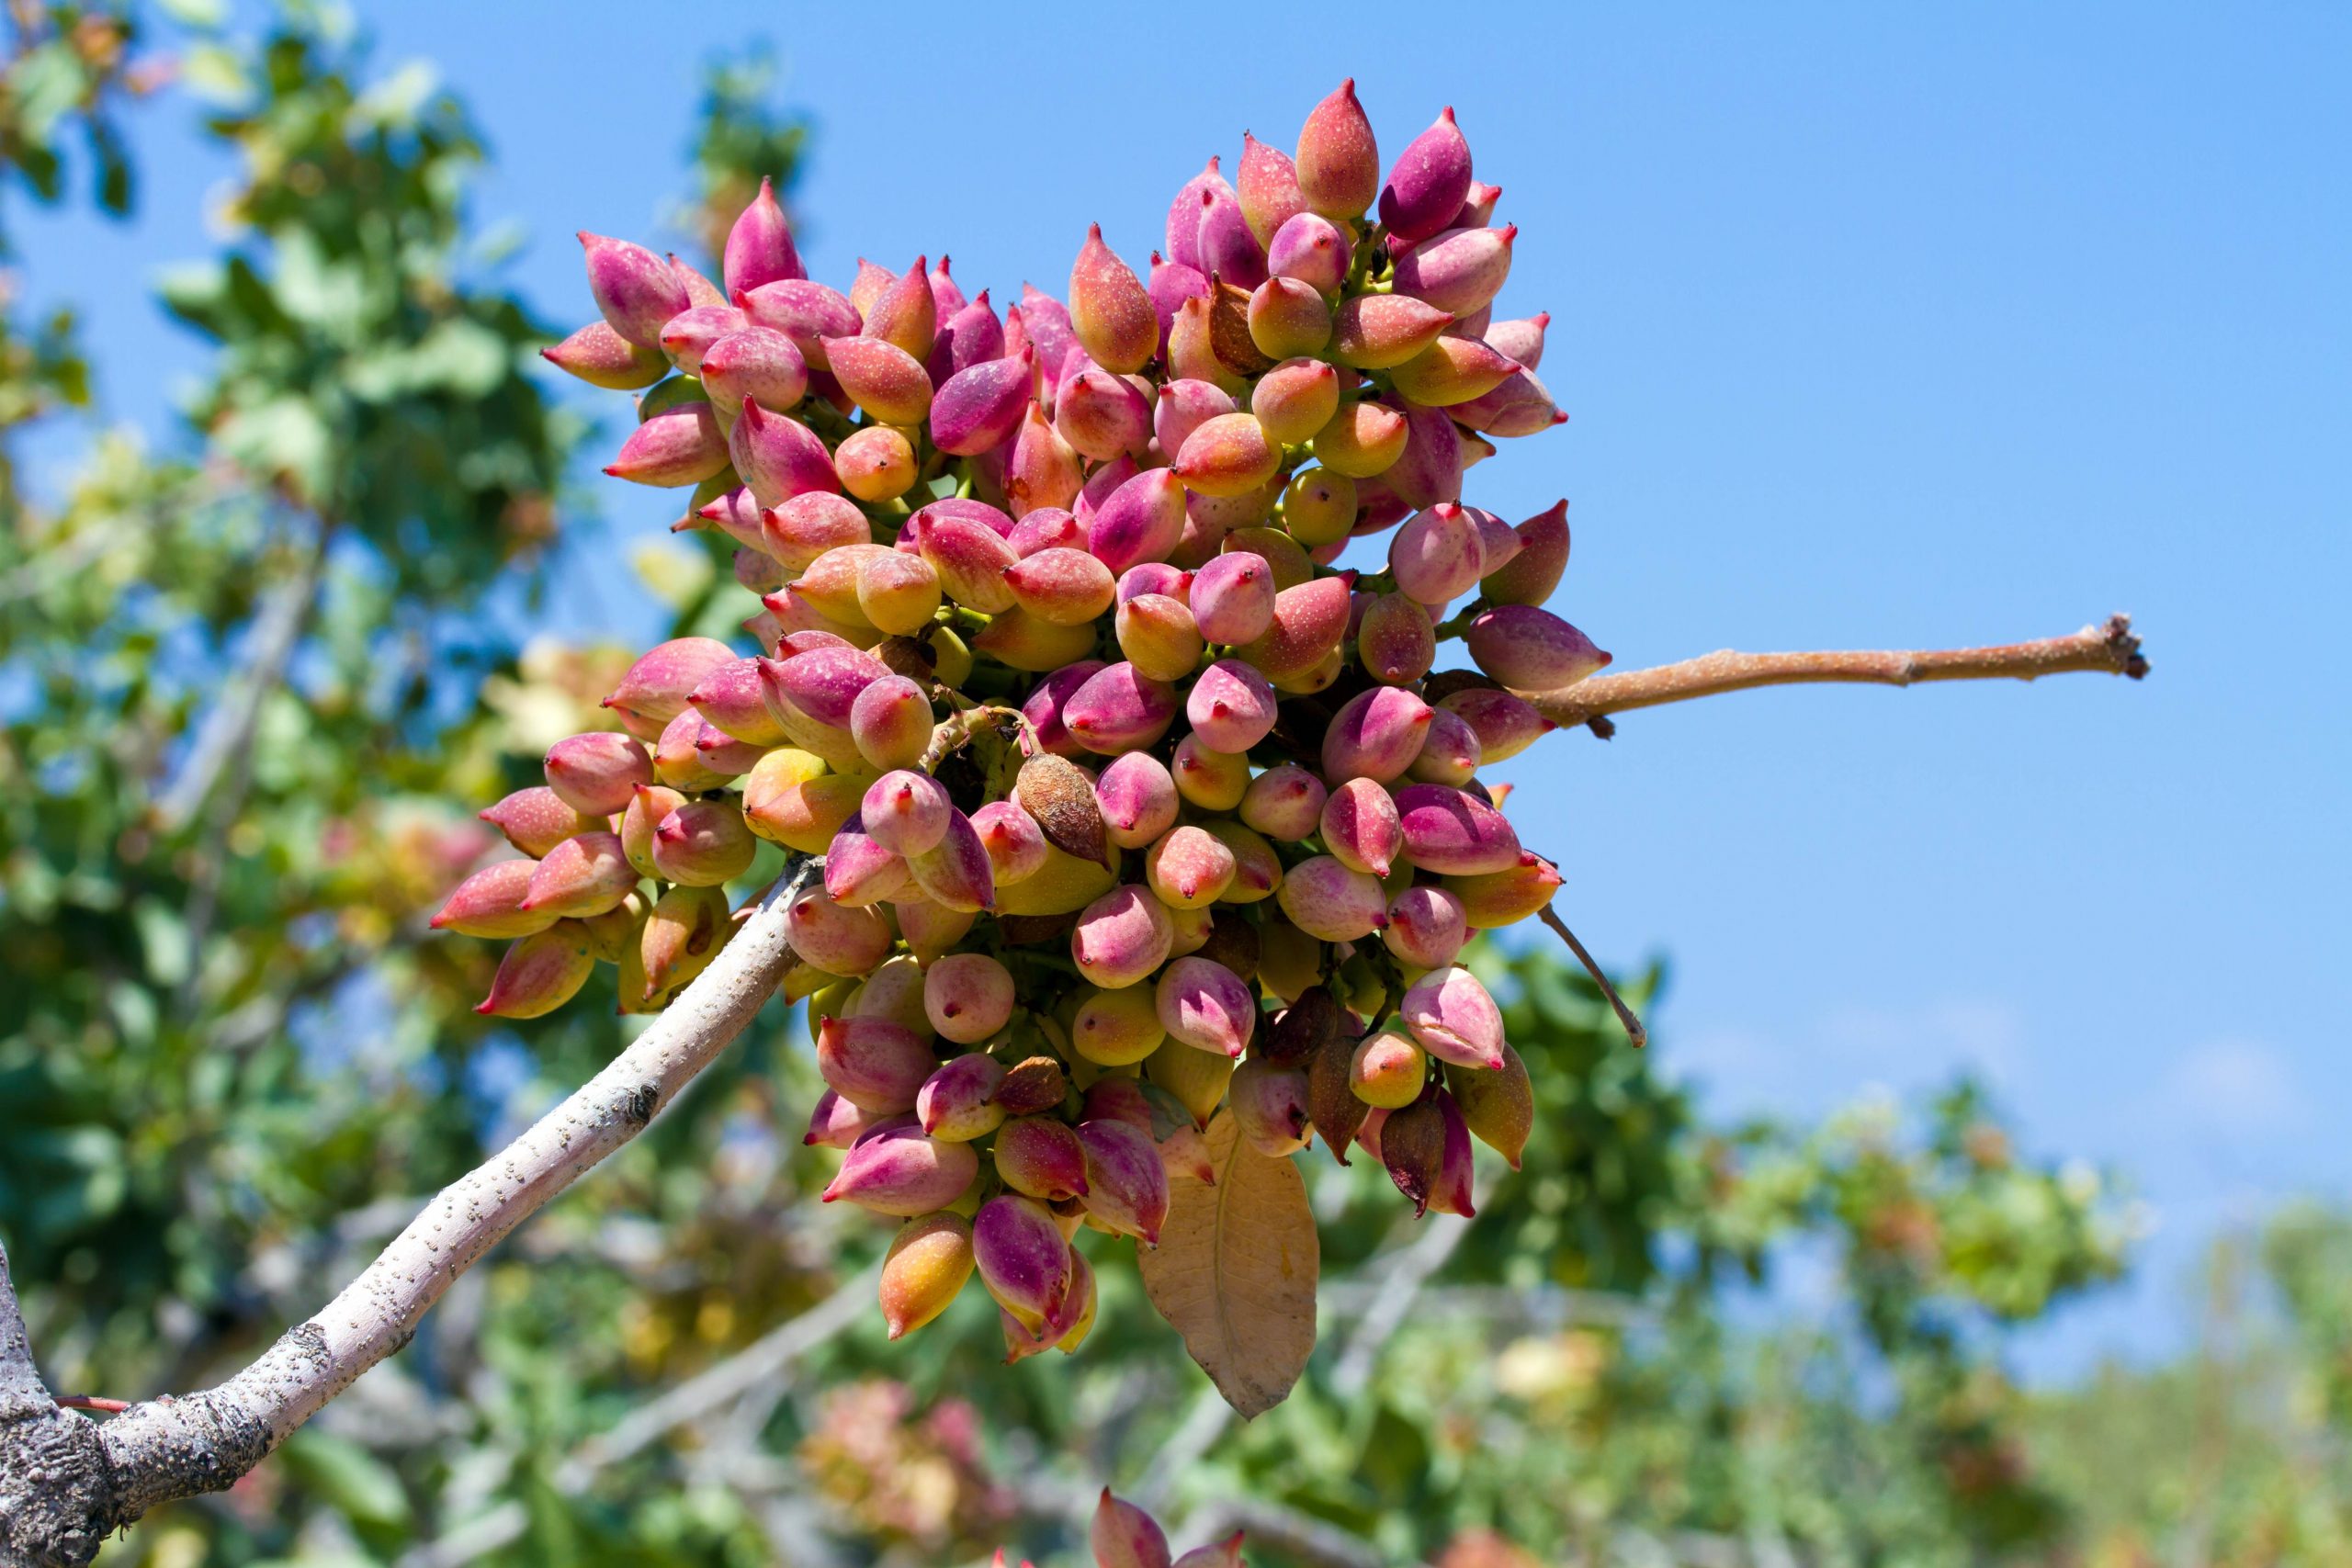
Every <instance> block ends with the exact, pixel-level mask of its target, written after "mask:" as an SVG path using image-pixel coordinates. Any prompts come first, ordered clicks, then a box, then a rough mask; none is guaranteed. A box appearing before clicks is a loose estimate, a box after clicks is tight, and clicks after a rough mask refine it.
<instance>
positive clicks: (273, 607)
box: [154, 528, 328, 833]
mask: <svg viewBox="0 0 2352 1568" xmlns="http://www.w3.org/2000/svg"><path fill="white" fill-rule="evenodd" d="M327 539H328V536H327V532H326V530H325V529H324V528H322V529H320V530H319V532H318V534H317V536H315V537H314V538H312V539H311V542H310V543H309V544H308V545H306V546H305V547H304V548H303V550H302V554H301V558H300V565H299V566H298V567H297V568H296V569H295V571H294V575H293V576H291V577H289V578H287V579H286V580H285V581H282V582H280V583H278V584H277V585H276V586H275V587H273V588H271V589H270V590H269V592H268V593H267V594H266V595H265V596H264V597H263V599H262V603H261V608H260V610H259V611H257V612H256V613H255V614H254V622H253V635H252V637H250V638H249V640H248V641H247V642H246V645H245V656H244V659H243V663H242V666H241V668H240V670H239V671H238V673H237V674H236V675H235V676H234V677H232V681H231V683H230V689H229V691H228V692H227V694H225V695H223V696H222V697H221V698H220V701H219V702H217V703H215V704H213V705H212V707H211V709H210V710H209V712H207V713H206V714H205V716H204V723H203V724H202V725H201V726H200V727H199V728H198V730H197V733H196V741H195V743H194V744H193V745H191V746H190V747H189V748H188V753H187V761H185V762H184V763H183V764H182V765H181V767H180V771H179V773H178V774H177V776H175V778H174V779H173V780H172V782H171V784H170V786H169V787H167V788H166V789H165V790H164V793H163V794H162V795H160V796H159V797H157V799H156V801H155V805H154V823H155V826H156V828H157V829H159V830H161V831H163V832H165V833H175V832H177V831H179V830H180V829H182V828H185V827H187V825H188V824H189V823H190V822H192V821H194V820H195V819H196V814H197V813H198V811H199V810H201V809H202V808H203V807H204V803H205V802H206V801H207V800H209V799H210V798H211V795H212V790H213V786H214V785H215V784H218V783H219V782H220V774H221V771H222V770H223V769H225V768H228V767H230V766H232V764H235V765H238V766H240V767H244V768H249V767H250V763H251V757H252V753H253V744H252V742H253V735H254V725H255V724H256V723H258V722H259V720H260V717H261V709H262V705H263V704H264V703H266V701H268V699H269V694H271V693H272V692H274V691H276V690H277V683H278V682H280V681H282V680H284V679H285V677H286V666H287V663H288V660H291V659H292V658H293V657H294V648H295V645H296V644H297V643H299V642H300V640H301V637H302V627H303V626H304V625H305V624H306V623H307V622H308V621H309V620H310V618H311V605H312V604H314V603H315V602H316V600H317V599H318V593H319V577H320V574H321V573H322V571H323V570H325V566H326V553H327Z"/></svg>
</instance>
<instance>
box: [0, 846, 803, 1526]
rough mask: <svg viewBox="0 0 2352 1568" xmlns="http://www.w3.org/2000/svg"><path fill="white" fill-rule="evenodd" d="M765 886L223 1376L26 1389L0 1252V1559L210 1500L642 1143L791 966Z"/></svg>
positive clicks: (786, 885) (789, 888)
mask: <svg viewBox="0 0 2352 1568" xmlns="http://www.w3.org/2000/svg"><path fill="white" fill-rule="evenodd" d="M815 864H817V862H815V861H805V862H802V863H801V864H800V867H799V868H798V874H794V875H789V876H786V877H785V878H782V879H779V880H778V882H777V883H776V885H775V886H774V887H771V888H770V889H769V890H768V892H767V894H766V895H765V896H764V897H763V898H761V899H760V900H759V902H758V903H757V904H756V905H755V906H754V908H753V909H752V914H751V915H750V917H749V918H748V919H746V920H745V921H744V922H743V924H742V926H741V929H739V930H738V931H736V933H735V936H734V938H733V939H732V940H731V941H729V942H728V944H727V946H726V948H725V949H724V950H722V951H721V952H720V953H719V955H718V959H717V960H716V961H714V962H713V963H712V964H711V965H710V967H709V968H708V969H706V970H705V971H703V973H702V974H701V975H700V976H697V977H696V978H695V982H694V983H693V984H692V985H691V986H689V987H687V988H686V990H685V993H684V995H683V996H681V997H680V998H678V1000H677V1001H676V1002H674V1003H673V1004H672V1005H671V1006H670V1007H669V1008H668V1009H667V1010H664V1011H663V1012H662V1015H661V1017H660V1018H658V1019H656V1020H655V1021H654V1022H653V1024H652V1027H650V1028H649V1029H648V1030H647V1031H646V1032H644V1033H643V1034H640V1035H639V1036H638V1038H637V1040H636V1041H635V1042H634V1043H631V1044H630V1045H629V1046H628V1049H626V1050H624V1051H623V1052H622V1053H621V1054H620V1055H617V1056H616V1057H614V1058H613V1060H612V1062H611V1063H610V1064H609V1065H608V1066H606V1067H605V1070H604V1071H602V1072H600V1073H598V1074H597V1075H596V1076H595V1077H593V1078H591V1079H589V1080H588V1082H587V1083H586V1084H584V1085H582V1087H581V1088H580V1089H578V1090H576V1091H575V1092H574V1093H573V1094H572V1095H571V1098H569V1099H567V1100H564V1102H563V1103H562V1104H560V1105H559V1106H557V1107H556V1108H555V1109H554V1110H553V1111H549V1112H548V1114H547V1115H546V1116H544V1117H542V1118H540V1119H539V1121H538V1122H537V1123H536V1124H535V1125H533V1126H532V1127H531V1128H530V1129H529V1130H528V1131H527V1132H526V1133H524V1134H522V1136H520V1137H518V1138H516V1139H515V1142H514V1143H512V1144H510V1145H507V1146H506V1147H505V1148H504V1149H502V1150H501V1151H499V1153H498V1154H496V1155H494V1156H492V1157H491V1158H490V1159H489V1160H488V1161H487V1162H485V1163H484V1164H483V1165H481V1167H479V1168H477V1169H475V1170H474V1171H473V1172H472V1173H471V1174H470V1175H469V1176H466V1177H464V1178H463V1179H460V1180H458V1181H457V1182H455V1183H454V1184H452V1185H451V1186H449V1187H447V1188H445V1189H443V1190H442V1191H441V1192H440V1194H439V1195H438V1196H437V1197H435V1199H434V1200H433V1201H432V1202H431V1203H429V1204H427V1205H426V1206H425V1209H424V1213H421V1214H419V1215H418V1216H417V1217H416V1218H415V1220H413V1222H411V1224H409V1227H408V1228H407V1229H406V1230H404V1231H402V1232H401V1234H400V1235H398V1236H397V1237H395V1238H394V1239H393V1240H392V1242H391V1244H390V1246H388V1247H385V1248H384V1250H383V1252H382V1253H381V1254H379V1256H378V1257H377V1258H376V1260H375V1261H374V1262H373V1263H370V1264H369V1265H368V1268H367V1269H366V1271H365V1272H363V1273H362V1274H361V1275H360V1276H359V1278H358V1279H356V1280H353V1281H352V1282H351V1284H350V1285H348V1286H347V1287H345V1290H344V1291H343V1292H342V1293H341V1294H340V1295H338V1296H336V1297H335V1298H334V1301H332V1302H329V1303H327V1304H326V1306H325V1307H324V1308H323V1309H322V1310H321V1311H320V1312H319V1313H318V1314H317V1315H316V1316H314V1317H312V1318H311V1319H310V1320H309V1321H308V1322H306V1323H303V1324H300V1325H298V1326H296V1327H294V1328H291V1329H289V1330H288V1331H287V1333H286V1335H285V1336H284V1337H282V1338H280V1339H279V1340H278V1341H277V1344H275V1345H273V1346H271V1347H270V1348H269V1349H267V1350H266V1351H265V1352H263V1354H262V1356H261V1358H260V1359H258V1360H256V1361H254V1363H253V1364H252V1365H251V1366H249V1367H246V1368H245V1369H244V1370H243V1371H240V1372H238V1373H237V1374H236V1375H234V1376H233V1377H232V1378H230V1379H229V1380H228V1381H227V1382H223V1383H221V1384H220V1385H219V1386H217V1387H214V1388H209V1389H206V1390H204V1391H203V1392H201V1393H193V1394H189V1395H187V1396H186V1397H185V1398H179V1399H174V1398H170V1397H168V1396H167V1397H164V1398H159V1399H153V1400H149V1401H146V1402H144V1403H141V1404H134V1405H132V1406H130V1408H129V1409H127V1410H125V1411H123V1412H122V1413H121V1414H120V1415H119V1416H115V1417H113V1418H112V1419H111V1420H108V1421H106V1422H104V1423H98V1422H94V1421H91V1420H90V1419H88V1418H87V1417H85V1416H79V1415H74V1414H72V1413H70V1412H67V1411H64V1410H61V1409H59V1408H58V1407H57V1404H56V1401H55V1400H54V1398H53V1397H52V1396H51V1394H50V1393H49V1392H48V1391H47V1390H46V1389H45V1388H44V1387H43V1386H42V1384H41V1381H40V1375H39V1373H38V1372H37V1371H35V1370H34V1366H33V1360H32V1354H31V1348H30V1347H29V1345H28V1343H27V1341H26V1336H25V1326H24V1319H23V1317H22V1315H21V1314H20V1313H19V1312H18V1310H17V1298H16V1293H15V1291H14V1290H13V1288H11V1286H10V1283H9V1280H8V1274H7V1265H6V1256H5V1254H0V1562H6V1563H10V1564H15V1563H26V1564H30V1565H34V1568H67V1565H71V1568H78V1565H80V1564H83V1563H86V1562H89V1561H90V1559H91V1558H92V1556H94V1555H95V1554H96V1551H97V1549H98V1546H99V1543H100V1542H101V1541H103V1540H105V1539H106V1537H107V1535H108V1534H110V1533H111V1532H113V1531H114V1530H117V1529H121V1528H123V1527H124V1526H126V1525H129V1524H130V1523H131V1522H132V1521H133V1520H136V1519H137V1518H139V1517H141V1515H143V1514H145V1513H146V1512H147V1511H148V1510H149V1509H150V1508H153V1507H154V1506H157V1505H158V1504H161V1503H167V1502H170V1501H172V1500H173V1499H175V1498H178V1497H187V1496H192V1495H196V1494H198V1493H200V1492H217V1491H220V1489H222V1488H223V1487H226V1486H229V1485H231V1484H232V1483H234V1482H235V1481H236V1480H237V1479H238V1477H240V1476H242V1475H243V1474H244V1473H245V1472H248V1471H250V1470H252V1469H253V1467H254V1465H256V1464H259V1463H260V1462H261V1461H262V1460H263V1458H264V1457H266V1455H267V1454H268V1453H269V1451H270V1450H272V1449H275V1448H276V1447H277V1445H278V1444H279V1443H281V1442H283V1441H285V1439H286V1438H287V1436H288V1434H289V1433H291V1432H292V1431H293V1430H294V1429H295V1428H296V1427H300V1425H301V1424H302V1423H303V1422H305V1421H307V1420H309V1419H310V1418H311V1416H315V1415H317V1414H318V1412H319V1410H320V1409H321V1408H322V1406H324V1405H325V1404H326V1403H327V1401H329V1400H331V1399H333V1398H334V1396H335V1395H336V1394H338V1393H342V1392H343V1391H344V1390H345V1388H347V1387H349V1386H350V1384H351V1382H352V1380H353V1379H355V1378H356V1377H358V1376H359V1374H360V1373H362V1372H364V1371H367V1370H368V1368H370V1367H372V1366H374V1365H375V1364H376V1363H377V1362H379V1361H380V1360H382V1359H384V1358H385V1357H387V1356H389V1355H390V1354H392V1352H394V1351H395V1350H398V1349H399V1348H401V1346H403V1345H405V1344H407V1343H408V1341H409V1337H410V1336H411V1335H413V1334H414V1333H415V1332H416V1325H417V1324H418V1322H419V1321H420V1320H421V1319H422V1318H423V1317H424V1314H425V1312H426V1311H427V1310H428V1309H429V1308H430V1307H431V1306H432V1305H433V1303H435V1302H436V1301H438V1300H439V1299H440V1298H441V1293H442V1292H444V1291H446V1290H447V1289H448V1288H449V1285H450V1282H451V1281H453V1280H456V1279H457V1278H458V1275H460V1274H462V1273H464V1272H465V1271H466V1270H467V1269H469V1268H470V1267H472V1266H473V1264H474V1263H476V1262H477V1261H479V1260H480V1259H481V1256H482V1255H483V1254H484V1253H486V1252H488V1251H489V1250H490V1249H491V1248H492V1247H494V1246H496V1245H497V1244H498V1243H499V1241H500V1240H501V1239H502V1238H503V1237H504V1236H505V1235H506V1234H507V1233H508V1232H509V1231H511V1230H513V1229H514V1228H515V1226H516V1225H518V1224H522V1223H523V1221H524V1220H526V1219H527V1218H529V1217H530V1216H531V1215H532V1214H533V1213H537V1211H538V1210H539V1209H540V1208H541V1207H542V1206H544V1205H545V1204H546V1203H547V1202H548V1200H550V1199H552V1198H554V1197H555V1196H556V1195H557V1194H558V1193H560V1192H561V1191H563V1190H565V1189H566V1188H568V1187H570V1186H571V1184H572V1183H573V1182H574V1181H577V1180H578V1179H580V1178H581V1177H582V1176H583V1175H585V1174H586V1173H587V1171H588V1169H589V1168H590V1167H592V1166H594V1165H595V1164H596V1163H597V1161H599V1160H601V1159H603V1158H604V1157H605V1156H606V1155H608V1154H611V1153H612V1152H613V1151H614V1150H615V1149H617V1148H619V1147H620V1146H621V1145H624V1144H626V1143H628V1141H629V1140H630V1139H632V1138H634V1137H636V1136H637V1135H638V1134H639V1133H641V1132H643V1131H644V1130H645V1128H646V1127H647V1125H648V1124H649V1123H650V1122H651V1121H652V1120H653V1117H654V1115H655V1113H656V1112H658V1111H661V1109H662V1107H663V1106H666V1105H668V1104H669V1103H670V1101H671V1100H674V1099H675V1098H677V1095H678V1093H679V1091H680V1090H681V1089H684V1088H685V1086H686V1085H687V1084H688V1083H690V1082H692V1081H693V1080H694V1078H695V1075H696V1074H698V1073H700V1072H701V1071H702V1070H703V1068H705V1067H706V1066H709V1065H710V1063H711V1061H712V1060H713V1059H714V1058H715V1057H717V1055H718V1053H719V1052H720V1051H721V1050H722V1049H724V1048H725V1047H726V1046H727V1044H728V1043H729V1042H730V1041H732V1040H733V1039H734V1038H735V1036H736V1035H738V1034H739V1033H741V1032H742V1031H743V1029H744V1027H745V1026H746V1025H747V1024H749V1023H750V1022H751V1021H752V1018H753V1017H754V1016H755V1015H756V1014H757V1013H758V1012H759V1010H760V1009H761V1008H762V1007H763V1005H765V1003H766V1002H767V999H768V998H769V997H770V996H772V995H774V994H775V987H776V984H777V982H778V981H779V980H781V979H782V978H783V976H784V973H785V971H786V968H788V967H789V966H790V964H791V963H792V950H791V948H790V947H789V946H787V945H786V942H785V935H784V908H785V904H786V900H787V899H788V898H789V897H790V896H791V895H792V893H794V892H796V891H797V889H798V887H799V886H800V885H801V882H802V881H803V879H804V878H805V876H806V874H807V872H808V869H809V867H810V866H813V865H815Z"/></svg>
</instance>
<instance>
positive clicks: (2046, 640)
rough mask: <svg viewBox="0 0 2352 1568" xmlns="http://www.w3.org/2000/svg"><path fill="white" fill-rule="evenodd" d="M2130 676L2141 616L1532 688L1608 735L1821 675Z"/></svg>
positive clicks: (1555, 710) (2143, 669)
mask: <svg viewBox="0 0 2352 1568" xmlns="http://www.w3.org/2000/svg"><path fill="white" fill-rule="evenodd" d="M2078 670H2080V671H2098V672H2103V673H2106V674H2109V675H2129V676H2130V677H2131V679H2133V680H2134V681H2137V680H2139V679H2141V678H2142V677H2143V676H2144V675H2146V674H2147V672H2148V661H2147V660H2145V659H2143V658H2142V657H2141V655H2140V639H2139V638H2138V637H2133V636H2132V635H2131V616H2129V615H2111V616H2109V618H2108V620H2107V622H2106V624H2105V625H2103V626H2085V627H2084V628H2083V629H2082V630H2081V631H2078V632H2076V633H2075V634H2074V635H2073V636H2071V637H2042V638H2041V639H2040V640H2038V641H2035V642H2012V643H2004V644H2002V645H2001V646H1999V647H1997V648H1945V649H1927V650H1923V651H1917V652H1905V651H1903V650H1900V649H1876V650H1871V651H1861V650H1849V651H1843V652H1834V653H1734V652H1732V651H1731V650H1730V649H1724V651H1723V652H1721V653H1709V654H1704V655H1702V656H1701V657H1700V658H1697V659H1685V660H1681V661H1680V662H1679V663H1675V664H1661V665H1658V666H1657V668H1656V669H1653V670H1630V671H1626V672H1625V673H1623V674H1622V675H1595V676H1592V677H1590V678H1589V679H1588V680H1584V681H1579V682H1577V683H1576V684H1575V685H1573V686H1569V687H1566V688H1565V689H1563V690H1561V691H1557V692H1544V693H1526V694H1523V695H1525V696H1526V697H1527V700H1528V701H1529V702H1531V703H1532V704H1534V705H1535V708H1536V711H1537V712H1539V713H1541V714H1542V715H1543V716H1544V717H1545V718H1548V719H1550V720H1551V721H1552V722H1553V723H1555V724H1557V725H1563V726H1566V725H1572V724H1583V725H1589V726H1590V727H1591V728H1592V730H1593V733H1595V734H1596V735H1599V736H1600V738H1601V739H1608V738H1609V736H1610V735H1611V733H1612V732H1613V731H1614V729H1615V728H1616V727H1615V726H1613V725H1611V723H1610V722H1609V717H1608V716H1609V715H1611V714H1613V713H1624V712H1626V711H1627V710H1629V709H1632V708H1646V707H1656V706H1657V705H1659V704H1661V703H1679V702H1686V701H1688V700H1689V699H1691V698H1692V697H1712V696H1713V695H1715V694H1717V693H1719V692H1744V691H1747V690H1748V689H1750V688H1751V687H1756V686H1794V685H1805V684H1810V683H1815V682H1829V681H1842V682H1862V683H1864V684H1869V685H1876V686H1908V685H1912V684H1914V683H1916V682H1922V681H1995V680H2002V679H2008V680H2016V681H2031V680H2036V679H2038V678H2040V677H2041V676H2043V675H2062V674H2065V673H2067V672H2069V671H2078Z"/></svg>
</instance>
